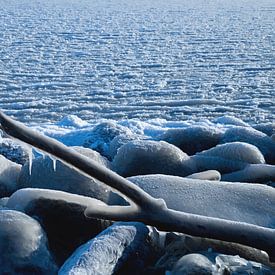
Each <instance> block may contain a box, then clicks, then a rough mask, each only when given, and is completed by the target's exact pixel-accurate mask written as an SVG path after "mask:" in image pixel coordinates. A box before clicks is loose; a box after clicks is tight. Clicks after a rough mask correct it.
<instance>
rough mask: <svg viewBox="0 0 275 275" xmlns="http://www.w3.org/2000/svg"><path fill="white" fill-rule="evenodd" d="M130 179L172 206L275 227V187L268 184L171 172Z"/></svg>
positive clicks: (181, 209) (196, 212) (199, 213)
mask: <svg viewBox="0 0 275 275" xmlns="http://www.w3.org/2000/svg"><path fill="white" fill-rule="evenodd" d="M129 180H130V181H131V182H133V183H135V184H137V185H138V186H139V187H141V188H142V189H143V190H145V191H146V192H147V193H149V194H150V195H151V196H153V197H155V198H162V199H164V200H165V202H166V204H167V206H168V207H169V208H171V209H175V210H178V211H183V212H187V213H193V214H198V215H203V216H209V217H216V218H221V219H226V220H232V221H240V222H246V223H251V224H255V225H259V226H263V227H270V228H275V204H274V202H275V189H274V188H272V187H269V186H266V185H261V184H249V183H230V182H224V181H216V182H215V181H207V180H196V179H188V178H181V177H175V176H168V175H146V176H136V177H130V178H129ZM263 213H264V214H263Z"/></svg>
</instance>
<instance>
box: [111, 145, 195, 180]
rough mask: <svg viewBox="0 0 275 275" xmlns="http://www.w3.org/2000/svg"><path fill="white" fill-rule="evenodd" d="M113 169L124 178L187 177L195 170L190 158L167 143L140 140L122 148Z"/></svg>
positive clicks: (115, 158)
mask: <svg viewBox="0 0 275 275" xmlns="http://www.w3.org/2000/svg"><path fill="white" fill-rule="evenodd" d="M113 169H114V170H115V171H116V172H117V173H118V174H120V175H122V176H126V177H127V176H133V175H144V174H168V175H179V176H186V175H189V174H192V173H193V172H194V171H195V170H194V169H195V167H194V165H193V162H192V161H191V160H190V157H189V156H188V155H187V154H185V153H184V152H182V151H181V150H180V149H179V148H177V147H176V146H174V145H172V144H169V143H167V142H165V141H150V140H139V141H132V142H128V143H127V144H125V145H123V146H122V147H120V149H119V150H118V153H117V155H116V156H115V157H114V160H113Z"/></svg>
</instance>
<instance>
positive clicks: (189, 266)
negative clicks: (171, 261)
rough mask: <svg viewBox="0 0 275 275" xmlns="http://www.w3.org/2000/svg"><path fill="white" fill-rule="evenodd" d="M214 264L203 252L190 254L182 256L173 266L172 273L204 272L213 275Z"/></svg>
mask: <svg viewBox="0 0 275 275" xmlns="http://www.w3.org/2000/svg"><path fill="white" fill-rule="evenodd" d="M213 273H214V265H213V264H212V263H211V262H210V261H209V260H208V259H207V257H205V256H203V255H201V254H195V253H194V254H188V255H185V256H183V257H181V258H180V259H179V260H178V262H177V263H176V265H175V267H174V268H173V270H172V272H171V275H183V274H203V275H212V274H213Z"/></svg>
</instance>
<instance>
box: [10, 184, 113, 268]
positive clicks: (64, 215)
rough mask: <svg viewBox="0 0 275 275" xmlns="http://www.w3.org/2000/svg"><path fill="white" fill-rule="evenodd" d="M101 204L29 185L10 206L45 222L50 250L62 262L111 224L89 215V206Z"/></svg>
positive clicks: (14, 194)
mask: <svg viewBox="0 0 275 275" xmlns="http://www.w3.org/2000/svg"><path fill="white" fill-rule="evenodd" d="M99 205H105V204H104V203H103V202H101V201H99V200H96V199H93V198H88V197H84V196H80V195H75V194H70V193H66V192H62V191H55V190H49V189H37V188H27V189H20V190H18V191H16V192H15V193H13V194H12V196H11V197H10V198H9V200H8V202H7V204H6V207H8V208H9V209H14V210H18V211H22V212H25V213H26V214H28V215H30V216H31V217H33V218H34V219H36V220H38V221H39V222H40V223H41V224H42V225H43V229H44V230H45V231H46V233H47V236H48V240H49V246H50V249H51V251H52V252H53V254H54V256H55V259H56V260H57V263H58V264H59V265H61V264H63V263H64V261H65V260H66V259H67V258H68V257H69V256H70V255H71V253H73V251H74V250H75V249H76V248H77V247H78V246H80V245H82V244H83V243H85V242H87V241H88V240H90V239H91V238H93V237H95V236H96V235H97V234H99V233H100V232H101V231H102V230H104V229H105V228H106V227H107V226H108V225H109V224H110V222H109V221H104V220H100V219H89V220H88V219H86V218H85V216H84V210H85V209H86V207H87V206H90V207H91V206H93V207H95V208H96V207H98V206H99Z"/></svg>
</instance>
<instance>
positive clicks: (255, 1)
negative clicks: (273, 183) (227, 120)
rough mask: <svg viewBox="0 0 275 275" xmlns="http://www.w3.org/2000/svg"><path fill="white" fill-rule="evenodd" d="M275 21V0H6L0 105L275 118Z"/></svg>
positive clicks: (1, 20)
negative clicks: (274, 99)
mask: <svg viewBox="0 0 275 275" xmlns="http://www.w3.org/2000/svg"><path fill="white" fill-rule="evenodd" d="M274 18H275V2H274V0H261V1H259V0H246V1H245V0H238V1H235V0H230V1H227V0H219V1H218V0H209V1H205V0H201V1H200V0H192V1H191V0H127V1H126V0H125V1H123V0H115V1H111V0H93V1H90V0H48V1H38V0H9V1H6V0H0V108H1V109H3V110H5V111H6V112H7V113H9V114H13V115H15V117H16V118H18V119H20V120H21V121H25V122H34V123H42V122H49V121H52V122H55V121H58V120H60V119H61V118H62V117H63V116H65V115H67V114H75V115H77V116H79V117H80V118H82V119H84V120H87V121H94V120H97V119H100V118H107V119H108V118H112V119H125V118H138V119H141V120H147V119H149V118H163V119H167V120H174V121H175V120H184V119H187V118H188V119H190V118H194V117H196V118H202V117H203V118H215V117H218V116H221V115H223V114H225V113H227V114H231V115H232V114H234V113H235V114H236V113H237V116H238V117H240V118H242V119H244V120H245V121H247V122H263V121H274V118H275V107H274V102H273V98H274V97H275V91H274V85H275V70H274V65H275V57H274V48H275V47H274V45H275V35H274V29H275V20H274ZM194 99H195V100H194Z"/></svg>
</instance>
